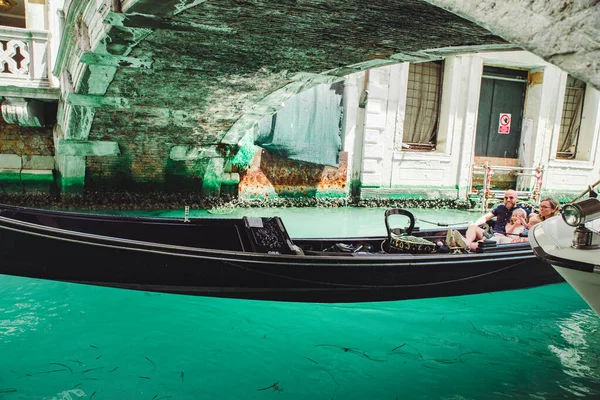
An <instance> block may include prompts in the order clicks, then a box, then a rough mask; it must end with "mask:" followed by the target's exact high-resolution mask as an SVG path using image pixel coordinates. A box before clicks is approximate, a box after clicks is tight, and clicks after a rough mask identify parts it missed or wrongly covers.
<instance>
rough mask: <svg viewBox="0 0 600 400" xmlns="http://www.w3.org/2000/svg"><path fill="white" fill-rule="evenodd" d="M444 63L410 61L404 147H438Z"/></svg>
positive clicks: (429, 148) (403, 148) (430, 148)
mask: <svg viewBox="0 0 600 400" xmlns="http://www.w3.org/2000/svg"><path fill="white" fill-rule="evenodd" d="M442 73H443V63H442V62H441V61H434V62H425V63H420V64H410V67H409V70H408V86H407V94H406V110H405V116H404V129H403V134H402V146H401V148H402V150H405V151H406V150H408V151H432V150H435V146H436V136H437V130H438V123H439V113H440V103H441V101H440V100H441V92H442Z"/></svg>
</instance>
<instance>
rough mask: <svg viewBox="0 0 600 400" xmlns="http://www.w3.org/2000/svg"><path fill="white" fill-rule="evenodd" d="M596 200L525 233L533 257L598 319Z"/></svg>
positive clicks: (599, 212)
mask: <svg viewBox="0 0 600 400" xmlns="http://www.w3.org/2000/svg"><path fill="white" fill-rule="evenodd" d="M599 230H600V200H598V199H596V198H589V199H586V200H583V201H581V202H578V203H571V204H568V205H566V206H564V207H563V209H562V211H561V215H560V216H556V217H552V218H549V219H547V220H546V221H544V222H542V223H539V224H537V225H535V226H534V227H533V228H532V229H531V231H530V233H529V243H530V244H531V247H532V248H533V252H534V254H535V255H536V256H537V257H538V258H541V259H543V260H544V261H546V262H548V263H550V264H551V265H552V266H553V267H554V269H555V270H556V271H557V272H558V273H559V274H560V275H561V276H562V277H563V278H564V279H565V280H566V281H567V282H568V283H569V284H570V285H571V286H572V287H573V288H574V289H575V290H576V291H577V293H579V295H580V296H581V297H583V299H584V300H585V301H586V302H587V303H588V304H589V305H590V307H591V308H592V309H593V310H594V311H595V312H596V314H598V315H599V316H600V233H599V232H598V231H599Z"/></svg>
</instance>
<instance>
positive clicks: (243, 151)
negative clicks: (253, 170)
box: [231, 133, 258, 170]
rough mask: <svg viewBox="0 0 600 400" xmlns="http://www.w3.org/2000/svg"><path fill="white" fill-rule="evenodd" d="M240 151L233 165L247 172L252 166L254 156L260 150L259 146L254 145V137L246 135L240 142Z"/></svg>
mask: <svg viewBox="0 0 600 400" xmlns="http://www.w3.org/2000/svg"><path fill="white" fill-rule="evenodd" d="M239 146H240V148H239V150H238V152H237V153H236V154H235V156H234V157H233V159H232V160H231V164H233V165H235V166H236V167H238V168H239V169H241V170H246V169H248V168H250V166H251V165H252V161H253V160H254V155H255V154H256V152H257V150H258V146H256V145H255V144H254V135H252V134H251V133H248V134H246V135H245V136H244V137H243V138H242V140H240V142H239Z"/></svg>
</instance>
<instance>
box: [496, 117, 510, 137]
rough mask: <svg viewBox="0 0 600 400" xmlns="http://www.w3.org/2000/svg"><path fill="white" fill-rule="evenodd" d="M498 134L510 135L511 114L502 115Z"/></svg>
mask: <svg viewBox="0 0 600 400" xmlns="http://www.w3.org/2000/svg"><path fill="white" fill-rule="evenodd" d="M498 133H502V134H504V135H508V134H509V133H510V114H508V113H500V123H499V124H498Z"/></svg>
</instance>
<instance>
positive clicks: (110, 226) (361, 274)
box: [0, 210, 562, 302]
mask: <svg viewBox="0 0 600 400" xmlns="http://www.w3.org/2000/svg"><path fill="white" fill-rule="evenodd" d="M27 213H29V214H27ZM23 215H25V217H23ZM19 216H20V217H21V218H17V217H19ZM42 222H43V223H42ZM207 227H208V228H207ZM76 228H77V229H76ZM119 230H121V231H122V234H121V236H117V232H118V231H119ZM205 231H207V232H208V234H206V235H204V234H203V233H202V232H205ZM195 234H197V236H195ZM232 235H233V236H235V235H237V239H240V238H241V240H239V242H236V243H235V245H233V244H232V245H231V246H229V245H228V244H225V245H222V246H221V247H222V248H217V249H215V248H204V247H193V246H190V243H193V242H194V241H195V240H196V239H197V241H199V242H202V243H204V242H207V241H209V240H212V241H213V242H214V243H219V242H222V241H228V240H229V241H230V242H231V243H233V242H235V240H233V239H232ZM204 236H210V237H206V238H205V237H204ZM234 238H235V237H234ZM360 239H362V240H363V241H370V242H372V243H374V244H375V243H378V242H379V241H381V240H384V238H360ZM339 240H342V239H322V240H320V241H319V240H318V239H312V240H303V239H299V240H294V243H298V244H301V245H303V246H306V247H309V246H308V244H310V243H311V242H314V243H312V245H315V244H316V243H317V242H319V243H320V244H321V245H322V246H326V245H327V244H329V243H335V242H336V241H339ZM0 243H2V245H1V246H0V257H1V260H2V261H1V262H0V274H7V275H16V276H23V277H31V278H39V279H49V280H56V281H65V282H73V283H82V284H92V285H100V286H108V287H115V288H124V289H136V290H144V291H153V292H165V293H176V294H186V295H199V296H214V297H231V298H243V299H256V300H277V301H299V302H369V301H390V300H405V299H417V298H427V297H444V296H455V295H465V294H475V293H485V292H493V291H500V290H511V289H521V288H528V287H535V286H540V285H545V284H551V283H558V282H562V278H561V277H560V276H559V275H558V274H557V273H556V272H555V271H554V270H553V269H552V268H551V267H550V266H549V265H547V264H545V263H543V262H541V261H540V260H538V259H536V257H535V256H534V255H533V252H532V251H531V249H530V248H529V247H528V246H527V245H525V246H515V247H513V248H512V250H510V251H503V252H496V253H494V252H491V253H481V254H478V253H472V254H444V255H439V254H438V255H436V254H426V255H412V254H389V253H387V254H386V253H377V254H370V253H348V254H339V253H327V252H316V251H315V252H312V254H308V255H301V256H300V255H295V254H264V253H257V252H253V251H249V250H248V248H249V247H251V246H250V245H249V244H248V241H247V236H244V232H243V227H241V225H240V223H239V221H229V220H223V221H215V220H212V221H203V220H193V221H191V223H184V222H183V221H174V220H170V219H144V218H137V219H134V218H118V217H106V216H97V217H87V216H83V215H81V214H77V215H69V214H53V213H52V212H42V213H40V212H38V213H34V212H31V211H26V212H18V211H16V212H15V211H14V210H13V212H9V213H8V214H7V213H4V214H3V215H0ZM180 243H183V244H184V245H181V244H180ZM323 243H325V244H323ZM238 245H239V246H238ZM214 246H216V244H215V245H214ZM237 247H241V249H242V250H240V249H237ZM307 253H311V252H309V251H307Z"/></svg>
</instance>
